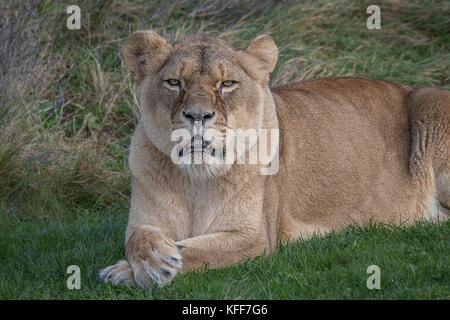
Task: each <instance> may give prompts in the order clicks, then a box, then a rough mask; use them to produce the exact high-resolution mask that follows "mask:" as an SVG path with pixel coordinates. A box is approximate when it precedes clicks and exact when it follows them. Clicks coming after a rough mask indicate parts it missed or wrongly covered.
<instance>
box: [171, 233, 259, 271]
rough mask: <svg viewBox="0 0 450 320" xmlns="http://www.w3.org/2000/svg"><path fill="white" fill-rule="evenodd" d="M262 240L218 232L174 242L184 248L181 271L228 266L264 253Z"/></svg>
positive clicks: (241, 234)
mask: <svg viewBox="0 0 450 320" xmlns="http://www.w3.org/2000/svg"><path fill="white" fill-rule="evenodd" d="M261 240H262V239H258V238H257V237H250V236H249V235H246V234H244V233H240V232H218V233H212V234H207V235H201V236H198V237H193V238H189V239H185V240H181V241H178V242H176V244H177V245H182V246H183V247H185V248H186V250H185V251H184V252H183V266H184V268H183V270H182V272H186V271H189V270H195V269H200V268H202V267H203V266H204V265H206V266H207V267H209V268H217V267H223V266H229V265H232V264H234V263H237V262H239V261H242V260H244V259H246V258H253V257H256V256H259V255H261V254H263V253H264V250H263V249H264V245H263V243H262V244H261V242H262V241H261Z"/></svg>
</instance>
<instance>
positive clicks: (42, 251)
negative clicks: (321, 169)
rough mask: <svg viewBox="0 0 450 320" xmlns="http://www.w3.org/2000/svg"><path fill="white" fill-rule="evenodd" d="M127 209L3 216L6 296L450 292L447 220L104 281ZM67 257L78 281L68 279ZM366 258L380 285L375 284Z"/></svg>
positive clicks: (375, 227) (117, 251)
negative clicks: (156, 279)
mask: <svg viewBox="0 0 450 320" xmlns="http://www.w3.org/2000/svg"><path fill="white" fill-rule="evenodd" d="M125 227H126V212H124V211H123V209H121V208H110V211H109V212H108V213H101V214H91V213H89V212H85V213H80V214H79V215H77V216H75V217H74V216H72V217H63V218H60V219H54V220H50V221H48V220H42V221H33V222H23V221H19V220H16V219H14V218H12V217H9V218H7V219H3V221H2V223H1V225H0V266H1V267H0V275H1V277H0V298H3V299H36V298H39V299H136V298H138V299H448V298H449V290H448V288H449V286H450V277H449V271H450V270H449V265H450V256H449V255H448V249H449V237H448V235H449V233H450V222H447V223H442V224H439V225H433V224H429V223H423V222H422V223H417V224H415V225H414V226H412V227H405V226H402V227H395V226H387V225H381V224H375V223H374V224H371V225H368V226H364V227H360V226H356V225H351V226H349V227H348V228H347V229H345V230H344V231H342V232H339V233H331V234H328V235H327V236H326V237H323V238H320V237H314V238H313V239H311V240H308V241H298V242H296V243H291V244H288V245H283V246H281V247H280V249H279V250H278V251H277V252H276V253H275V254H273V255H269V256H267V257H260V258H256V259H253V260H247V261H245V262H244V263H241V264H238V265H236V266H233V267H230V268H222V269H217V270H210V271H203V272H191V273H188V274H185V275H180V276H177V277H176V278H175V280H174V281H173V283H172V284H171V285H169V286H167V287H163V288H152V289H150V290H148V291H144V290H141V289H136V288H131V287H114V286H112V285H110V284H103V283H99V281H98V280H97V275H98V270H99V269H100V268H102V267H105V266H107V265H110V264H113V263H115V262H117V260H119V259H123V252H124V246H123V240H124V231H125ZM69 265H78V266H80V268H81V289H80V290H75V289H74V290H69V289H68V288H67V286H66V281H67V278H68V277H69V274H66V270H67V267H68V266H69ZM369 265H378V266H379V267H380V270H381V289H379V290H376V289H374V290H369V289H368V288H367V286H366V280H367V278H368V277H369V276H370V275H369V274H367V273H366V269H367V267H368V266H369Z"/></svg>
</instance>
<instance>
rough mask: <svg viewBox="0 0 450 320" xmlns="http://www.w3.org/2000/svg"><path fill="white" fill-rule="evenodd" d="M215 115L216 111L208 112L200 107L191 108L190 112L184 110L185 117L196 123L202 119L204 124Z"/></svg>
mask: <svg viewBox="0 0 450 320" xmlns="http://www.w3.org/2000/svg"><path fill="white" fill-rule="evenodd" d="M215 115H216V113H215V112H207V111H204V110H199V109H194V110H190V111H188V112H185V111H183V117H185V118H186V119H188V120H189V121H190V122H191V123H192V124H194V122H195V121H201V122H202V124H205V123H206V122H208V121H209V120H211V119H212V118H214V116H215Z"/></svg>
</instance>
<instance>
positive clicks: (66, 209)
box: [0, 0, 450, 299]
mask: <svg viewBox="0 0 450 320" xmlns="http://www.w3.org/2000/svg"><path fill="white" fill-rule="evenodd" d="M77 3H78V4H79V6H80V8H81V12H82V23H81V26H82V28H81V30H79V31H70V30H67V28H66V27H65V22H66V21H65V20H66V18H67V15H66V14H65V9H66V7H67V5H69V4H72V3H71V2H70V1H48V0H43V1H22V2H21V1H2V2H1V3H0V11H1V12H2V15H1V16H0V29H1V32H0V37H1V38H0V40H1V41H0V54H1V55H2V56H0V61H1V63H0V231H1V232H0V259H1V263H0V298H8V299H18V298H33V299H37V298H91V299H95V298H106V299H110V298H171V299H174V298H254V299H256V298H272V299H279V298H289V299H298V298H357V299H372V298H375V299H378V298H392V299H394V298H405V299H409V298H411V299H413V298H440V299H448V298H449V295H448V287H449V286H448V280H447V279H448V265H449V261H448V260H449V254H448V252H449V249H450V246H449V234H450V233H449V230H448V228H449V224H448V223H447V224H443V225H438V226H435V225H431V224H419V225H417V226H415V227H412V228H406V227H401V228H395V227H383V226H380V225H376V226H369V227H358V228H357V227H353V228H349V229H346V230H345V231H344V232H342V233H339V234H337V233H333V234H331V235H328V236H327V237H325V238H323V239H320V238H314V239H312V240H310V241H306V242H299V243H296V244H291V245H288V246H283V247H281V248H280V250H279V251H278V252H277V253H276V254H275V255H273V256H270V257H266V258H260V259H256V260H255V261H249V262H246V263H244V264H243V265H239V266H235V267H231V268H226V269H221V270H211V271H208V272H201V273H189V274H186V275H183V276H180V277H177V278H176V279H175V281H174V282H173V284H171V285H170V286H168V287H166V288H163V289H157V290H153V291H149V292H144V291H141V290H138V289H132V288H116V287H112V286H109V285H104V284H100V283H97V282H96V280H95V279H96V276H97V274H98V271H99V269H100V268H102V267H105V266H107V265H110V264H112V263H115V262H116V261H117V260H118V259H121V258H123V237H124V230H125V226H126V214H127V209H128V207H129V197H130V183H129V171H128V167H127V151H128V147H129V143H130V137H131V134H132V132H133V130H134V128H135V126H136V123H137V121H138V119H139V111H138V104H137V99H136V89H135V86H134V84H133V82H132V80H131V77H130V75H129V73H128V72H124V70H123V69H122V64H121V61H120V59H119V57H118V56H117V53H118V51H119V50H120V46H121V44H122V43H123V42H124V40H125V39H126V38H127V36H128V35H129V34H130V33H131V32H132V31H134V30H137V29H148V28H152V29H154V30H156V31H157V32H159V33H160V34H161V35H163V36H164V37H166V38H167V39H168V40H169V41H174V40H177V39H180V38H182V37H184V36H186V35H193V34H197V33H206V34H210V35H214V36H218V37H222V38H224V39H226V40H228V41H230V42H231V43H233V44H234V45H236V46H237V47H240V48H244V47H245V46H246V45H247V44H248V42H249V41H250V40H251V39H252V38H254V37H255V36H257V35H258V34H260V33H269V34H271V35H272V37H273V38H274V40H275V42H276V43H277V45H278V47H279V49H280V56H279V62H278V64H277V67H276V69H275V71H274V73H273V74H272V78H271V83H272V84H273V85H279V84H285V83H289V82H293V81H298V80H304V79H310V78H316V77H325V76H354V77H367V78H376V79H385V80H390V81H394V82H402V83H406V84H409V85H412V86H417V87H423V86H438V87H442V88H447V89H450V5H449V3H448V2H447V1H437V0H435V1H421V0H412V1H407V0H400V1H397V0H383V1H378V3H377V4H378V5H379V6H380V8H381V19H382V20H381V30H367V29H366V27H365V24H366V19H367V17H368V15H367V14H366V13H365V12H366V8H367V6H368V5H370V4H373V3H372V2H371V1H369V0H367V1H366V0H363V1H359V0H342V1H329V0H317V1H313V0H305V1H283V2H281V1H256V0H248V1H227V0H204V1H200V0H178V1H172V2H167V1H162V0H154V1H149V2H146V1H130V0H119V1H110V0H96V1H87V0H86V1H81V0H80V1H77ZM71 264H77V265H79V266H80V267H81V270H82V290H80V291H69V290H68V289H67V288H66V286H65V279H66V278H67V276H68V275H66V274H65V271H66V268H67V266H69V265H71ZM370 264H377V265H379V266H380V268H381V272H382V289H381V290H375V291H371V290H368V289H367V288H366V286H365V281H366V279H367V276H368V275H367V274H366V268H367V266H368V265H370ZM446 289H447V290H446Z"/></svg>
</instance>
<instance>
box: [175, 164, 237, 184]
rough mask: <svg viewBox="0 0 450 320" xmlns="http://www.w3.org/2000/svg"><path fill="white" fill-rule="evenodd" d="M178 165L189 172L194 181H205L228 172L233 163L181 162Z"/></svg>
mask: <svg viewBox="0 0 450 320" xmlns="http://www.w3.org/2000/svg"><path fill="white" fill-rule="evenodd" d="M178 167H179V168H180V169H181V170H182V171H184V172H185V173H187V175H188V176H189V178H190V179H191V180H193V181H205V180H208V179H213V178H217V177H220V176H223V175H224V174H226V173H227V172H228V171H229V170H230V169H231V165H227V164H206V163H202V164H179V165H178Z"/></svg>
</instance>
